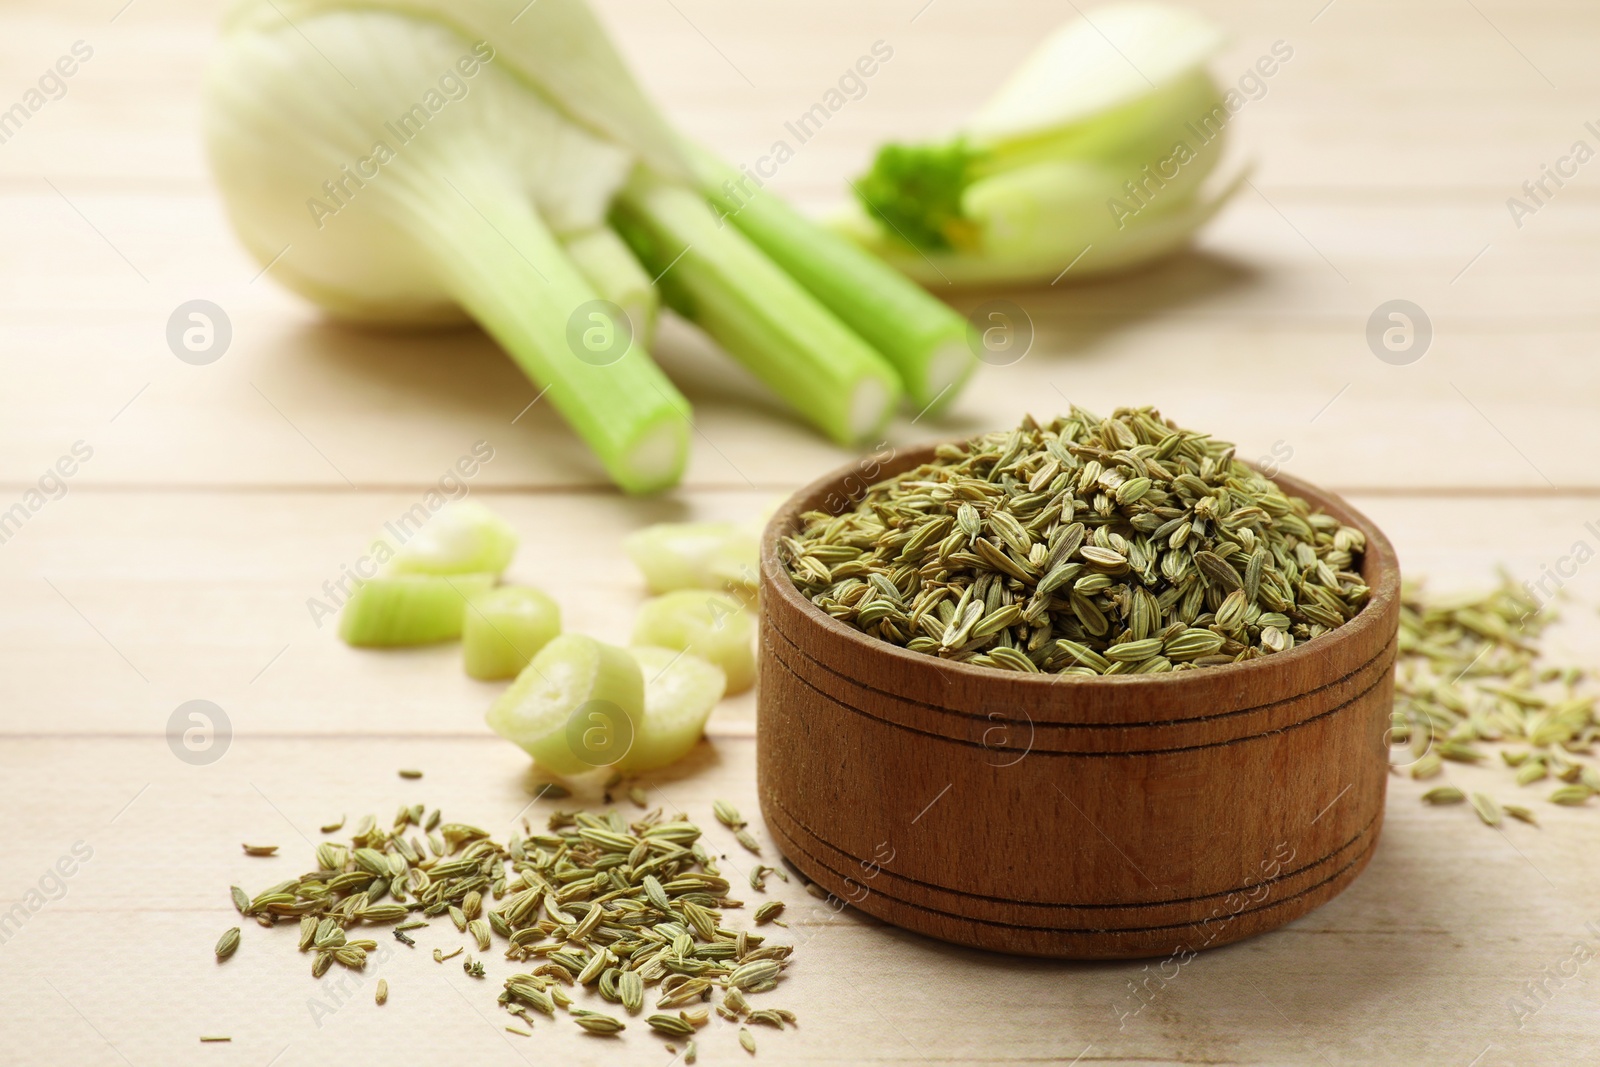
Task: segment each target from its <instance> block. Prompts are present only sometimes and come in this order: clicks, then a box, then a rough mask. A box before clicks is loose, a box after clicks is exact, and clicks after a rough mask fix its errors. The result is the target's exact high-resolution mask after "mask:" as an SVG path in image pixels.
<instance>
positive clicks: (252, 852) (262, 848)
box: [241, 845, 278, 856]
mask: <svg viewBox="0 0 1600 1067" xmlns="http://www.w3.org/2000/svg"><path fill="white" fill-rule="evenodd" d="M241 847H242V848H243V849H244V854H245V855H246V856H272V855H276V854H277V851H278V846H277V845H243V846H241Z"/></svg>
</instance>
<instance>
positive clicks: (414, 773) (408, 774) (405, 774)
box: [400, 767, 422, 778]
mask: <svg viewBox="0 0 1600 1067" xmlns="http://www.w3.org/2000/svg"><path fill="white" fill-rule="evenodd" d="M400 777H402V778H421V777H422V772H421V771H419V770H417V769H416V768H415V767H407V768H405V769H404V770H402V771H401V772H400Z"/></svg>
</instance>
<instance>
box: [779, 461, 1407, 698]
mask: <svg viewBox="0 0 1600 1067" xmlns="http://www.w3.org/2000/svg"><path fill="white" fill-rule="evenodd" d="M970 439H971V438H970V437H961V438H946V439H941V440H938V441H931V442H926V443H923V444H918V445H911V446H907V447H904V448H895V449H894V455H893V456H892V457H891V458H889V459H888V460H886V461H884V462H883V463H882V464H881V465H880V470H879V472H878V474H877V476H876V477H875V478H874V479H873V480H872V481H870V482H868V481H866V479H865V478H864V477H863V476H862V473H861V465H862V463H863V461H862V460H856V461H854V462H852V463H848V464H845V465H843V466H840V467H837V468H835V469H834V470H832V471H829V472H828V473H827V474H824V475H823V476H822V477H820V478H817V479H815V480H814V481H812V482H810V483H809V484H807V485H805V486H804V487H802V488H800V489H798V490H796V491H795V492H794V493H793V494H791V495H790V496H789V497H788V499H786V500H785V501H784V502H783V504H782V505H780V506H779V507H778V509H777V510H776V511H775V512H773V514H772V517H771V519H769V520H768V521H767V524H766V527H765V528H764V529H763V530H762V532H761V560H760V566H761V576H762V578H763V579H764V580H763V582H762V588H763V590H764V591H771V592H774V593H776V594H777V595H778V596H780V597H782V598H783V600H784V602H785V603H786V604H787V605H788V606H789V607H791V608H792V609H793V610H795V611H796V612H798V613H799V614H800V615H801V616H802V617H803V618H805V619H807V620H808V621H809V622H811V623H812V624H814V625H816V626H820V627H821V628H822V629H824V630H825V631H827V632H829V633H830V634H832V635H834V636H836V637H838V638H840V639H842V640H844V641H846V642H848V643H850V644H851V645H854V646H856V647H857V648H858V649H859V650H860V651H861V652H862V653H863V654H864V655H868V656H873V655H882V656H888V657H889V658H891V659H892V660H895V661H896V662H899V663H903V664H904V665H905V666H906V667H907V668H909V669H912V670H918V671H939V672H940V673H941V674H950V673H953V675H954V677H956V678H962V679H966V680H968V681H971V682H975V683H978V684H983V683H986V682H987V683H993V682H996V681H1003V682H1005V683H1006V684H1007V685H1015V686H1020V687H1024V689H1026V688H1029V687H1032V688H1034V689H1037V690H1038V691H1041V692H1042V691H1043V690H1045V689H1047V688H1052V687H1055V686H1060V685H1068V686H1080V687H1087V688H1095V689H1105V690H1110V689H1113V688H1116V687H1127V688H1138V689H1142V690H1144V691H1145V692H1146V693H1149V694H1151V695H1152V696H1155V695H1159V694H1161V693H1166V692H1172V691H1177V690H1181V689H1184V688H1187V687H1191V686H1193V685H1194V684H1195V683H1197V682H1207V683H1217V684H1226V683H1227V682H1228V681H1230V680H1237V681H1238V682H1240V683H1245V682H1247V681H1248V680H1249V679H1251V678H1254V677H1256V676H1259V675H1266V674H1269V673H1274V672H1278V671H1282V670H1285V669H1291V670H1292V669H1293V665H1295V664H1298V663H1301V662H1303V661H1307V660H1309V659H1311V658H1312V657H1315V656H1323V655H1326V654H1327V653H1328V651H1329V650H1330V648H1331V646H1332V645H1333V644H1335V643H1346V642H1349V641H1354V640H1360V639H1361V638H1362V637H1363V636H1365V635H1366V634H1367V632H1368V631H1370V630H1371V629H1372V628H1374V627H1381V626H1383V625H1384V616H1385V614H1386V612H1385V610H1384V608H1385V607H1386V606H1387V605H1388V603H1389V602H1390V601H1392V600H1395V599H1398V597H1399V596H1400V565H1399V559H1398V557H1397V556H1396V554H1395V550H1394V546H1393V545H1392V544H1391V543H1390V541H1389V539H1388V537H1386V536H1385V535H1384V533H1383V531H1382V530H1380V529H1379V528H1378V526H1377V525H1376V524H1375V523H1373V521H1372V520H1371V519H1369V518H1368V517H1367V516H1366V515H1365V514H1364V513H1363V512H1361V511H1359V510H1357V509H1356V508H1354V507H1352V506H1351V505H1350V504H1349V502H1347V501H1346V500H1345V499H1344V498H1343V497H1341V496H1339V495H1338V494H1337V493H1333V492H1329V491H1328V490H1325V489H1321V488H1319V487H1317V486H1315V485H1313V484H1312V483H1310V482H1306V481H1303V480H1301V479H1299V478H1296V477H1294V476H1293V475H1288V474H1284V473H1283V472H1281V471H1280V472H1278V473H1277V474H1274V475H1271V476H1270V477H1271V479H1272V481H1273V482H1275V483H1276V484H1277V485H1278V486H1279V488H1281V489H1283V490H1285V491H1286V492H1287V493H1289V494H1290V495H1291V496H1297V497H1301V498H1303V499H1305V500H1306V501H1307V502H1309V503H1311V504H1312V505H1313V506H1314V507H1315V508H1317V509H1319V510H1322V511H1325V512H1328V513H1329V514H1332V515H1334V516H1336V517H1337V518H1338V519H1339V520H1340V521H1341V522H1343V523H1344V524H1345V525H1347V526H1354V527H1356V528H1357V529H1359V530H1360V531H1361V532H1362V534H1363V535H1364V536H1365V537H1366V540H1367V546H1366V549H1365V550H1364V552H1363V553H1362V559H1361V575H1362V577H1363V578H1364V579H1366V580H1367V585H1368V588H1369V589H1370V590H1371V593H1370V595H1369V596H1368V597H1367V602H1366V603H1365V604H1363V605H1362V607H1361V610H1360V611H1359V612H1357V613H1356V614H1355V616H1354V617H1353V618H1351V619H1349V620H1348V621H1347V622H1345V623H1344V625H1342V626H1339V627H1336V628H1335V629H1333V630H1330V631H1329V632H1328V633H1327V634H1324V635H1323V636H1322V637H1320V638H1316V639H1313V640H1310V641H1304V642H1296V644H1295V647H1294V648H1291V649H1290V650H1289V651H1287V652H1275V653H1272V654H1271V655H1267V656H1258V657H1256V658H1254V659H1249V660H1245V661H1243V662H1241V663H1226V664H1221V665H1218V666H1214V667H1204V668H1199V669H1197V670H1192V671H1170V672H1165V673H1161V674H1113V675H1109V676H1108V675H1088V674H1058V673H1045V672H1041V673H1038V674H1034V673H1032V672H1029V671H1008V670H1003V669H1001V668H999V667H985V666H982V665H974V664H970V663H962V662H959V661H956V660H947V659H941V658H939V657H937V656H930V655H928V654H926V653H924V652H912V651H911V650H910V649H907V648H903V647H901V646H900V645H893V644H890V643H889V642H887V641H883V640H880V639H879V638H876V637H873V636H871V635H870V634H867V633H864V632H862V631H861V630H858V629H856V628H855V627H854V626H850V625H849V624H847V623H843V622H840V621H839V620H838V619H835V618H834V617H833V616H831V615H829V614H828V613H827V612H825V611H823V610H822V609H821V608H819V607H817V606H816V605H815V604H813V603H812V602H811V598H810V597H807V596H806V595H805V594H803V593H801V592H800V590H799V588H798V587H797V586H796V585H795V584H794V580H793V579H792V578H791V577H790V576H789V571H788V568H787V567H785V566H783V564H782V562H781V560H780V559H779V558H778V539H779V537H780V536H783V535H784V534H786V533H787V532H788V531H789V530H790V529H791V528H792V526H793V524H794V523H795V520H797V519H798V517H799V515H800V514H801V512H803V511H810V510H815V509H816V508H817V507H818V506H820V502H821V500H823V499H824V498H825V497H826V495H827V494H828V493H829V492H830V491H833V490H835V489H838V488H839V487H841V486H842V485H843V484H844V483H845V482H846V481H847V480H849V479H851V478H855V479H856V480H858V481H861V482H863V483H864V485H863V488H862V489H861V490H858V491H857V492H856V493H855V494H847V496H850V497H851V503H854V501H855V500H858V499H859V497H860V495H862V494H864V493H865V491H866V490H867V489H870V488H871V487H872V486H875V485H878V484H880V483H882V482H885V481H888V480H889V479H891V478H895V477H898V476H899V475H901V474H904V473H905V472H906V471H909V470H911V469H912V468H914V467H917V466H920V465H921V464H922V463H925V462H927V461H928V460H929V459H931V458H932V457H933V455H934V453H935V450H936V449H937V448H938V447H939V446H941V445H944V444H963V443H965V442H966V441H968V440H970ZM1243 462H1245V463H1246V464H1247V465H1248V466H1250V467H1251V468H1252V469H1255V470H1258V471H1259V470H1260V468H1259V467H1256V465H1255V464H1253V463H1250V462H1249V461H1248V460H1245V461H1243ZM841 513H842V511H841V512H834V514H841ZM767 610H768V609H767V608H766V607H765V606H763V607H762V609H761V611H762V615H763V616H765V615H766V614H767ZM1388 643H1389V642H1388V641H1384V642H1381V644H1382V645H1385V646H1386V645H1387V644H1388Z"/></svg>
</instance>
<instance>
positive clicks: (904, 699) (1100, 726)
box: [762, 619, 1399, 730]
mask: <svg viewBox="0 0 1600 1067" xmlns="http://www.w3.org/2000/svg"><path fill="white" fill-rule="evenodd" d="M762 630H763V635H762V636H763V637H765V636H766V635H767V634H769V633H770V634H774V635H776V636H778V637H780V638H782V639H783V643H784V644H786V645H788V646H789V647H790V648H792V649H794V650H795V652H797V653H799V654H800V655H801V656H804V657H805V658H806V660H808V661H809V662H811V663H814V664H816V666H817V668H818V669H819V670H821V671H822V672H823V673H825V674H831V675H833V676H834V677H835V678H840V679H843V680H844V681H845V682H847V683H849V684H850V685H853V686H855V687H856V688H858V689H865V690H867V691H868V692H869V693H877V694H878V695H879V696H884V697H888V698H889V699H890V700H896V701H899V702H900V703H903V704H915V705H916V706H918V707H921V708H927V709H928V710H930V711H937V712H942V713H944V714H947V715H955V716H958V717H960V718H963V719H971V720H973V721H974V722H984V723H1005V724H1007V725H1011V726H1033V727H1038V726H1041V725H1042V726H1049V727H1061V728H1064V729H1071V730H1129V729H1141V728H1145V727H1154V728H1157V729H1159V728H1161V727H1166V726H1188V725H1192V724H1195V723H1205V722H1216V721H1218V720H1221V719H1227V718H1232V717H1234V716H1238V715H1248V714H1250V713H1251V712H1254V711H1261V710H1262V709H1264V708H1272V707H1277V706H1278V705H1280V704H1285V703H1288V701H1289V700H1299V699H1301V698H1302V697H1309V696H1313V695H1315V694H1317V693H1320V692H1322V691H1323V690H1326V689H1332V688H1333V687H1334V686H1336V685H1339V684H1341V683H1343V682H1346V681H1348V680H1350V679H1351V678H1354V677H1355V676H1356V675H1358V674H1360V673H1361V672H1362V671H1364V670H1366V669H1367V668H1368V667H1370V666H1372V665H1373V664H1374V663H1376V662H1378V661H1379V660H1381V659H1388V660H1389V661H1390V663H1391V664H1392V663H1393V661H1394V656H1393V652H1394V650H1395V648H1396V645H1397V644H1398V642H1399V635H1398V633H1397V634H1396V635H1395V636H1394V637H1391V638H1390V639H1389V642H1388V644H1386V645H1384V646H1383V647H1382V648H1381V649H1379V650H1378V651H1377V652H1375V653H1374V654H1373V655H1372V656H1370V657H1369V658H1367V659H1366V660H1363V661H1362V662H1361V663H1360V664H1358V665H1357V666H1355V667H1353V668H1351V669H1350V670H1348V671H1346V672H1345V673H1344V674H1341V675H1340V676H1339V677H1337V678H1335V679H1333V680H1332V681H1329V682H1325V683H1323V684H1322V685H1319V686H1316V687H1314V688H1312V689H1307V690H1306V691H1305V692H1303V693H1296V694H1295V695H1294V696H1292V697H1288V698H1286V699H1284V700H1269V701H1266V702H1265V703H1261V704H1252V705H1250V706H1249V707H1247V708H1235V709H1234V710H1233V711H1219V712H1217V713H1216V714H1214V715H1193V716H1190V717H1189V718H1186V719H1156V720H1151V721H1144V722H1081V723H1079V722H1051V723H1038V722H1035V721H1033V720H1032V719H1005V718H998V719H997V718H991V717H990V714H992V713H990V714H980V713H978V712H974V711H962V710H961V709H960V708H952V707H947V706H945V705H943V704H930V703H928V702H927V701H925V700H917V699H914V698H912V697H908V696H904V695H902V694H900V693H894V692H890V691H889V690H887V689H880V688H878V687H877V686H875V685H872V684H871V683H869V682H866V681H863V680H861V679H858V678H854V677H851V676H850V675H848V674H845V673H844V672H842V671H839V670H835V669H834V668H833V667H830V666H829V665H828V664H826V663H824V662H822V661H821V660H819V659H817V658H816V657H815V656H813V655H812V654H811V653H809V652H807V651H806V650H805V649H803V648H801V647H800V646H799V645H798V644H796V643H795V641H794V639H793V638H792V637H790V636H789V635H788V634H787V633H785V632H784V631H782V630H780V629H778V628H777V627H776V626H774V625H773V624H772V620H771V619H763V620H762ZM889 647H895V646H889ZM773 655H775V656H777V655H778V653H777V652H776V650H774V652H773ZM778 658H779V659H780V660H782V661H783V665H784V666H785V667H788V668H789V673H790V674H793V675H794V676H795V677H797V678H799V677H800V675H799V672H797V671H796V670H795V669H794V666H793V665H792V663H791V662H790V661H789V660H787V659H785V658H784V657H782V656H778ZM928 658H929V659H933V658H934V657H931V656H930V657H928ZM939 662H944V661H942V660H941V661H939ZM1001 673H1002V674H1015V673H1018V672H1015V671H1007V672H1001ZM1122 677H1126V678H1138V677H1140V676H1139V675H1123V676H1122ZM800 680H801V681H806V680H805V679H804V678H801V679H800ZM1006 680H1007V681H1013V680H1014V679H1010V678H1007V679H1006ZM806 684H807V685H811V683H810V682H806ZM1055 684H1063V683H1055ZM1064 684H1066V685H1084V684H1092V680H1091V679H1085V681H1084V682H1067V683H1064ZM811 688H812V689H817V687H816V686H815V685H811ZM1370 688H1371V687H1370V686H1369V687H1368V689H1364V690H1362V693H1363V694H1365V693H1367V692H1368V691H1370ZM817 691H818V692H821V690H820V689H818V690H817ZM829 699H830V700H831V699H833V698H832V697H829ZM840 703H843V701H841V702H840ZM846 706H847V707H849V706H850V705H846ZM855 710H858V711H859V710H860V709H859V708H857V709H855ZM868 717H869V718H877V716H875V715H869V716H868ZM1306 721H1307V722H1309V721H1310V720H1309V719H1308V720H1306Z"/></svg>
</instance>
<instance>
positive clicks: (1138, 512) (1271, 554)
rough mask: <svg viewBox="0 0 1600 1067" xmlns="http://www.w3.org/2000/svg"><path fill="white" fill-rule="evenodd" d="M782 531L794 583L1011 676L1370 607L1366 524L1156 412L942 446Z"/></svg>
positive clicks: (1254, 638)
mask: <svg viewBox="0 0 1600 1067" xmlns="http://www.w3.org/2000/svg"><path fill="white" fill-rule="evenodd" d="M801 521H802V524H803V525H802V527H801V529H799V530H798V531H797V532H796V533H795V534H794V535H793V536H790V537H785V538H783V539H782V542H781V544H782V548H783V550H784V553H785V557H786V559H787V563H788V569H789V573H790V576H791V577H792V578H793V580H794V582H795V585H796V586H797V587H798V588H799V589H800V590H801V591H802V592H803V593H805V594H806V595H807V596H808V597H810V598H811V600H812V601H813V602H814V603H815V604H816V605H817V606H818V607H820V608H821V609H822V610H824V611H826V612H827V613H828V614H829V615H831V616H833V617H834V618H836V619H839V620H841V621H843V622H846V623H848V624H850V625H851V626H854V627H856V628H857V629H859V630H861V631H863V632H865V633H867V634H870V635H872V636H873V637H877V638H879V639H881V640H884V641H888V642H890V643H892V644H896V645H901V646H903V647H905V648H908V649H910V650H912V651H914V652H922V653H926V654H928V655H932V656H938V657H941V658H944V659H950V660H955V661H959V662H964V663H972V664H977V665H980V666H986V667H997V668H1000V669H1003V670H1014V671H1045V672H1053V673H1059V674H1094V675H1098V674H1140V673H1157V672H1163V671H1171V670H1186V669H1191V668H1195V667H1206V666H1213V665H1217V664H1223V663H1232V662H1236V661H1239V660H1244V659H1250V658H1253V657H1257V656H1263V655H1267V654H1269V653H1273V652H1282V651H1286V650H1287V649H1290V648H1293V647H1294V645H1295V644H1296V643H1297V642H1302V641H1309V640H1313V639H1315V638H1317V637H1319V636H1321V635H1322V634H1324V633H1326V632H1328V631H1329V630H1331V629H1334V628H1336V627H1338V626H1340V625H1342V624H1343V623H1345V622H1346V621H1348V620H1349V619H1351V618H1352V617H1353V616H1354V615H1355V614H1356V613H1357V612H1359V611H1360V610H1361V607H1362V605H1364V604H1365V603H1366V601H1367V598H1368V595H1369V590H1368V588H1367V585H1366V583H1365V581H1364V580H1363V579H1362V577H1361V574H1360V573H1359V571H1360V557H1361V553H1362V551H1363V550H1364V549H1365V547H1366V539H1365V537H1364V535H1363V534H1362V533H1361V531H1360V530H1357V529H1355V528H1354V527H1350V526H1345V525H1343V524H1341V523H1340V522H1339V520H1338V519H1336V518H1334V517H1333V516H1331V515H1327V514H1324V513H1322V512H1318V511H1315V510H1313V509H1312V508H1311V506H1310V505H1309V504H1307V503H1306V501H1304V500H1302V499H1300V498H1298V497H1292V496H1289V495H1287V494H1286V493H1284V492H1283V490H1281V489H1280V488H1279V487H1278V486H1277V485H1276V484H1275V483H1273V482H1272V481H1271V480H1270V479H1269V478H1267V477H1266V476H1265V475H1262V474H1260V473H1259V472H1257V471H1255V470H1254V469H1252V468H1251V467H1249V466H1247V465H1246V464H1245V463H1243V462H1242V461H1240V460H1238V459H1236V458H1235V456H1234V446H1233V445H1231V444H1229V443H1227V442H1225V441H1219V440H1216V439H1214V438H1212V437H1210V436H1208V435H1205V434H1200V433H1195V432H1193V431H1190V430H1184V429H1180V428H1178V427H1177V426H1174V425H1173V424H1172V423H1170V422H1167V421H1165V420H1163V419H1162V418H1161V416H1160V414H1159V413H1158V412H1156V411H1155V410H1154V409H1152V408H1119V409H1118V410H1117V411H1116V412H1114V413H1113V414H1112V416H1111V417H1110V418H1105V419H1102V418H1101V417H1099V416H1097V415H1093V414H1090V413H1089V412H1087V411H1084V410H1083V409H1082V408H1077V407H1074V408H1073V409H1072V411H1071V414H1069V415H1068V416H1066V417H1065V418H1059V419H1057V420H1055V421H1054V422H1052V423H1050V424H1049V425H1048V426H1040V425H1039V424H1038V423H1036V422H1034V420H1033V419H1031V418H1029V419H1025V420H1023V422H1022V424H1021V425H1020V426H1019V427H1018V428H1017V429H1015V430H1012V431H1009V432H999V433H991V434H986V435H984V436H981V437H977V438H973V439H972V440H970V441H967V442H964V443H962V444H947V445H941V446H939V448H938V450H937V451H936V453H935V458H934V460H933V461H932V462H930V463H926V464H923V465H922V466H920V467H917V468H916V469H914V470H911V471H908V472H906V473H905V474H901V475H898V476H896V477H894V478H891V479H888V480H886V481H883V482H879V483H878V484H876V485H874V486H872V487H870V488H869V489H868V490H867V491H866V493H865V495H864V497H863V498H862V499H861V501H860V502H859V503H858V504H857V505H856V506H855V507H854V508H853V509H851V510H849V511H845V512H843V513H842V514H839V515H832V514H829V513H827V512H821V511H812V512H807V513H806V514H804V515H803V516H801Z"/></svg>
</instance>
